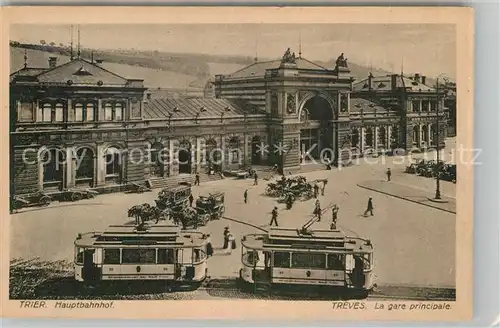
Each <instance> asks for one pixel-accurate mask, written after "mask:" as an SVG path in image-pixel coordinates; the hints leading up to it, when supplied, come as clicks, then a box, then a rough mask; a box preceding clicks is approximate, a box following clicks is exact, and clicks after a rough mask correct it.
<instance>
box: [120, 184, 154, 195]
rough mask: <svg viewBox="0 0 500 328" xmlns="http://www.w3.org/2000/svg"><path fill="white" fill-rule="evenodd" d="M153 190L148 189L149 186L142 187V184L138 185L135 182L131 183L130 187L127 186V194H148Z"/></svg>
mask: <svg viewBox="0 0 500 328" xmlns="http://www.w3.org/2000/svg"><path fill="white" fill-rule="evenodd" d="M151 190H152V189H151V188H149V187H147V186H144V185H141V184H138V183H135V182H130V183H129V184H128V185H127V191H126V193H136V194H142V193H144V192H148V191H151Z"/></svg>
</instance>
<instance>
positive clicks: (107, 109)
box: [104, 103, 113, 121]
mask: <svg viewBox="0 0 500 328" xmlns="http://www.w3.org/2000/svg"><path fill="white" fill-rule="evenodd" d="M104 119H105V120H106V121H112V120H113V105H111V104H109V103H108V104H106V105H105V106H104Z"/></svg>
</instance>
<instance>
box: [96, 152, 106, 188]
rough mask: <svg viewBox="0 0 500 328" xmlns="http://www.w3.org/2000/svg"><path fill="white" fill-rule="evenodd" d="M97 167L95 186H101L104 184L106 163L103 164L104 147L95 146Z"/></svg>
mask: <svg viewBox="0 0 500 328" xmlns="http://www.w3.org/2000/svg"><path fill="white" fill-rule="evenodd" d="M96 149H97V155H96V156H97V161H96V162H97V163H96V164H97V165H96V170H97V172H96V180H97V182H96V186H102V185H103V184H104V183H105V182H106V163H105V153H104V145H103V144H98V145H97V148H96Z"/></svg>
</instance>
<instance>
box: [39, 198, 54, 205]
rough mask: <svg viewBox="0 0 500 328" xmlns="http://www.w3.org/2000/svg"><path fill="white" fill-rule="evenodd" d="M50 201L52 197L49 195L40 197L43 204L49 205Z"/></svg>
mask: <svg viewBox="0 0 500 328" xmlns="http://www.w3.org/2000/svg"><path fill="white" fill-rule="evenodd" d="M50 201H51V199H50V197H49V196H42V198H40V204H42V206H48V205H49V204H50Z"/></svg>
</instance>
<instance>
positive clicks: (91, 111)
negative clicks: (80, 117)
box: [85, 103, 95, 122]
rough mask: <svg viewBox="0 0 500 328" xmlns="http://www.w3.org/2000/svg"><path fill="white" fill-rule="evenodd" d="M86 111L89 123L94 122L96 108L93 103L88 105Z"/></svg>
mask: <svg viewBox="0 0 500 328" xmlns="http://www.w3.org/2000/svg"><path fill="white" fill-rule="evenodd" d="M85 109H86V113H85V116H86V120H87V122H92V121H93V120H94V115H95V114H94V112H95V107H94V104H93V103H88V104H87V107H86V108H85Z"/></svg>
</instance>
